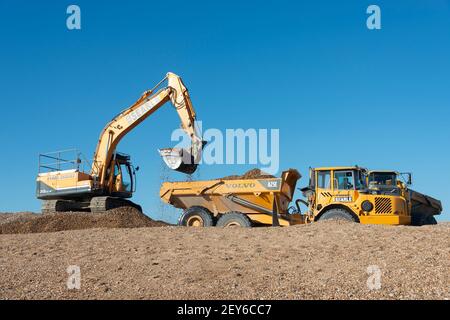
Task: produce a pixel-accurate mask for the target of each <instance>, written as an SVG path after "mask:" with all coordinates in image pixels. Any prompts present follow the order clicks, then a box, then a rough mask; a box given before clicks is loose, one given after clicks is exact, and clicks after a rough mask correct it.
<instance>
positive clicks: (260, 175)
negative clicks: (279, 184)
mask: <svg viewBox="0 0 450 320" xmlns="http://www.w3.org/2000/svg"><path fill="white" fill-rule="evenodd" d="M272 178H276V177H275V176H273V175H271V174H267V173H264V172H263V171H261V170H260V169H257V168H255V169H251V170H249V171H247V172H246V173H244V174H243V175H240V176H239V175H232V176H226V177H223V178H219V179H218V180H248V179H272Z"/></svg>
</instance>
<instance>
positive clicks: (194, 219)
mask: <svg viewBox="0 0 450 320" xmlns="http://www.w3.org/2000/svg"><path fill="white" fill-rule="evenodd" d="M178 225H180V226H185V227H212V226H213V225H214V220H213V217H212V214H211V212H210V211H209V210H208V209H206V208H204V207H200V206H194V207H190V208H188V209H186V210H185V211H184V212H183V215H182V216H181V218H180V220H179V221H178Z"/></svg>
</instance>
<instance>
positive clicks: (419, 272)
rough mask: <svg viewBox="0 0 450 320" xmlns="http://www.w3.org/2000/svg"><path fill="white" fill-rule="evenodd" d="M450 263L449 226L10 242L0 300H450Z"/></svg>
mask: <svg viewBox="0 0 450 320" xmlns="http://www.w3.org/2000/svg"><path fill="white" fill-rule="evenodd" d="M449 258H450V224H449V223H443V224H438V225H433V226H423V227H410V226H395V227H392V226H375V225H360V224H356V223H348V222H340V221H324V222H318V223H314V224H310V225H300V226H291V227H283V228H280V227H270V228H245V229H244V228H217V227H211V228H184V227H175V226H163V227H160V228H133V229H128V228H117V229H90V230H71V231H62V232H52V233H41V234H3V235H0V299H450V292H449V287H450V259H449ZM71 265H76V266H79V267H80V271H81V288H80V289H79V290H78V289H74V290H69V289H68V288H67V279H68V274H67V268H68V266H71ZM378 271H379V276H380V278H379V280H380V281H379V287H378V286H375V288H374V287H373V286H372V287H371V286H370V284H371V283H373V281H374V278H373V277H374V276H375V275H376V274H377V273H378ZM368 284H369V286H368Z"/></svg>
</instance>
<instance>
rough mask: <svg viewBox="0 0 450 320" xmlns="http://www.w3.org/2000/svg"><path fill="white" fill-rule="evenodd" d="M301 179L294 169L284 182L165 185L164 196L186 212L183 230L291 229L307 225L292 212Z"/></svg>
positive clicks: (286, 172)
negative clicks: (259, 226)
mask: <svg viewBox="0 0 450 320" xmlns="http://www.w3.org/2000/svg"><path fill="white" fill-rule="evenodd" d="M300 177H301V176H300V173H298V171H297V170H295V169H290V170H287V171H284V172H283V173H282V175H281V178H262V179H258V178H256V179H237V180H228V179H218V180H209V181H192V182H165V183H163V184H162V187H161V190H160V196H161V199H162V200H163V201H164V202H166V203H169V204H171V205H173V206H174V207H176V208H180V209H185V210H184V212H183V214H182V215H181V217H180V219H179V224H180V225H183V226H190V227H203V226H204V227H209V226H214V225H217V226H223V227H225V226H242V227H251V226H254V225H282V226H288V225H292V224H299V223H303V221H302V219H303V216H302V215H300V214H294V213H290V212H289V204H290V203H291V202H292V200H293V196H294V192H295V186H296V184H297V180H298V179H300Z"/></svg>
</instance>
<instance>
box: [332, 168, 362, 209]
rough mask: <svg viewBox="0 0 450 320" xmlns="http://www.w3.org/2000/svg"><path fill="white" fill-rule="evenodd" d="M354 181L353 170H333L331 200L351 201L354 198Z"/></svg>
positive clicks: (355, 182) (356, 182) (355, 183)
mask: <svg viewBox="0 0 450 320" xmlns="http://www.w3.org/2000/svg"><path fill="white" fill-rule="evenodd" d="M357 184H358V181H356V177H355V172H354V171H353V170H337V171H334V172H333V189H334V192H333V201H334V202H337V203H339V202H341V203H342V202H344V203H345V202H353V201H354V198H355V189H356V185H357Z"/></svg>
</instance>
